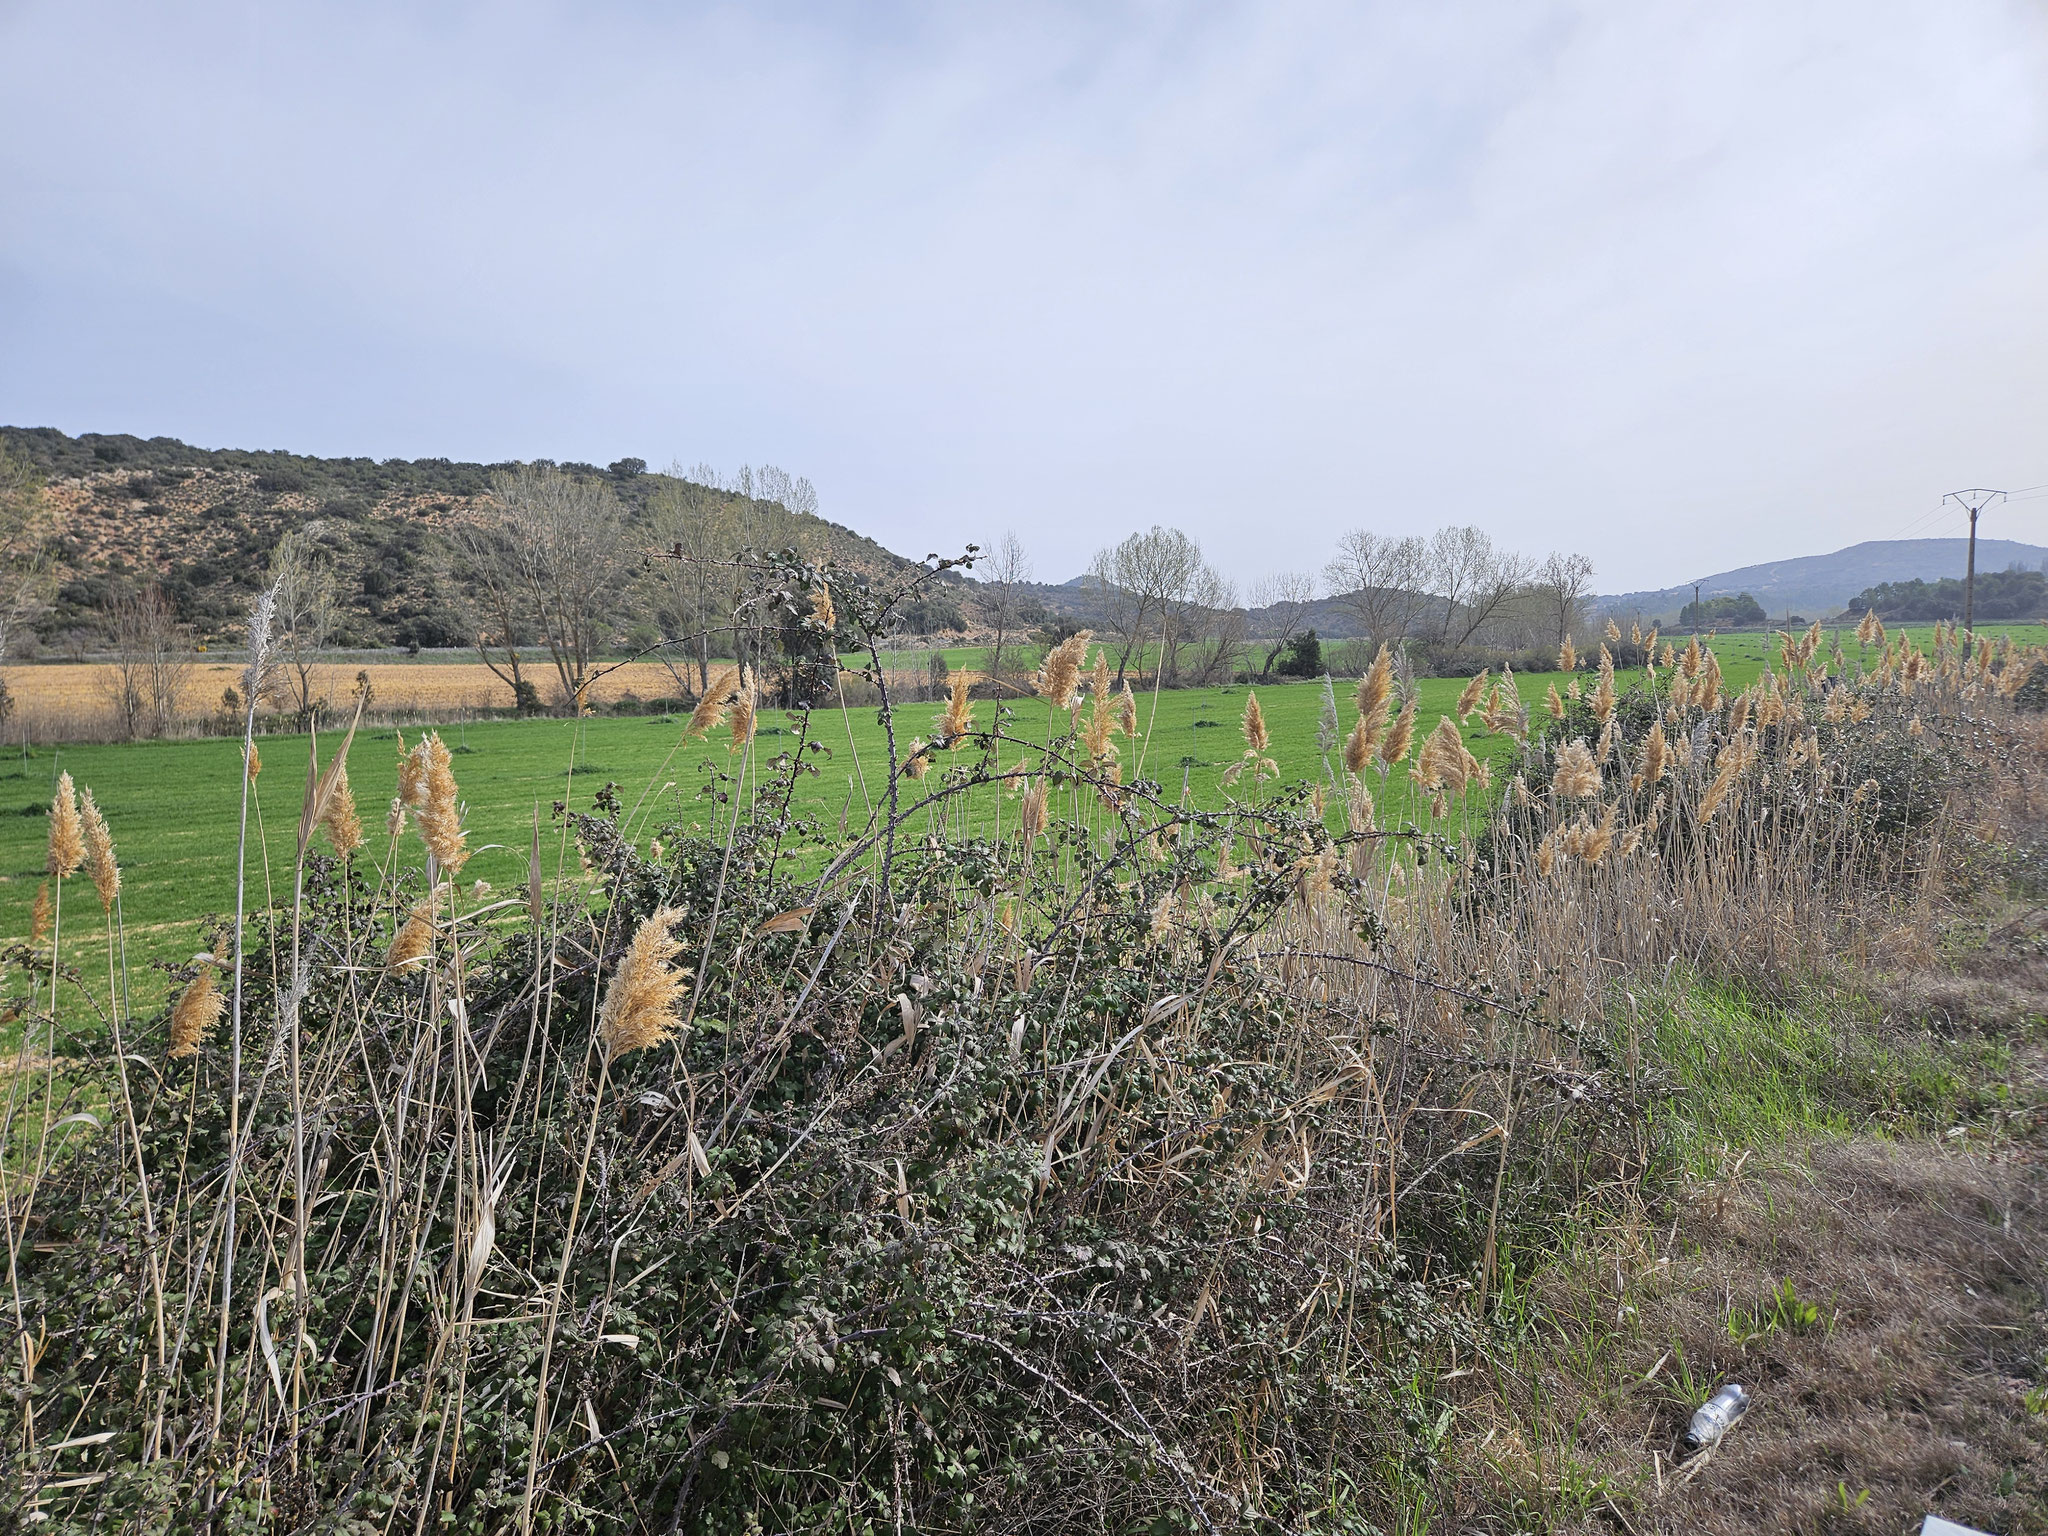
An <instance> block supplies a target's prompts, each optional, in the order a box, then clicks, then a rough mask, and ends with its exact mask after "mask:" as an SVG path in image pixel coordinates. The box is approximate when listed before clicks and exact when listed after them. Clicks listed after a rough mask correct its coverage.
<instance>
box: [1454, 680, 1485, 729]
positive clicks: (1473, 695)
mask: <svg viewBox="0 0 2048 1536" xmlns="http://www.w3.org/2000/svg"><path fill="white" fill-rule="evenodd" d="M1492 670H1493V669H1492V668H1491V667H1481V668H1480V669H1479V675H1478V676H1477V677H1475V678H1473V679H1472V681H1471V682H1469V683H1467V684H1466V685H1465V687H1464V689H1463V691H1462V692H1460V693H1459V695H1458V703H1457V707H1456V708H1455V709H1454V710H1453V711H1452V712H1453V713H1454V714H1456V715H1457V717H1458V718H1459V719H1460V720H1469V719H1471V718H1472V715H1473V713H1474V712H1475V711H1476V710H1477V709H1478V708H1479V698H1480V695H1481V694H1483V693H1484V692H1485V691H1486V679H1487V674H1488V673H1490V672H1491V671H1492Z"/></svg>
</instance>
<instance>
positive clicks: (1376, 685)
mask: <svg viewBox="0 0 2048 1536" xmlns="http://www.w3.org/2000/svg"><path fill="white" fill-rule="evenodd" d="M1393 696H1394V658H1393V657H1391V656H1389V655H1388V654H1387V648H1386V646H1385V645H1384V644H1382V645H1381V646H1380V650H1379V654H1378V655H1377V656H1375V657H1373V659H1372V666H1371V667H1369V668H1368V669H1367V670H1366V674H1365V676H1363V677H1361V678H1360V679H1359V680H1358V712H1359V714H1361V715H1363V716H1364V717H1365V718H1366V719H1368V720H1370V721H1371V722H1372V729H1373V733H1374V736H1375V738H1377V736H1378V733H1379V730H1380V728H1381V727H1382V726H1383V725H1384V724H1385V723H1386V719H1387V701H1388V700H1389V699H1391V698H1392V697H1393Z"/></svg>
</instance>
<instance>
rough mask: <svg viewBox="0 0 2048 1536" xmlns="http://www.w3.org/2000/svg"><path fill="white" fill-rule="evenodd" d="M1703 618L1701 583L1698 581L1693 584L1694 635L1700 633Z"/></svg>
mask: <svg viewBox="0 0 2048 1536" xmlns="http://www.w3.org/2000/svg"><path fill="white" fill-rule="evenodd" d="M1701 617H1702V615H1701V613H1700V583H1699V582H1697V581H1696V582H1694V583H1693V584H1692V632H1693V633H1694V634H1698V633H1699V632H1700V619H1701Z"/></svg>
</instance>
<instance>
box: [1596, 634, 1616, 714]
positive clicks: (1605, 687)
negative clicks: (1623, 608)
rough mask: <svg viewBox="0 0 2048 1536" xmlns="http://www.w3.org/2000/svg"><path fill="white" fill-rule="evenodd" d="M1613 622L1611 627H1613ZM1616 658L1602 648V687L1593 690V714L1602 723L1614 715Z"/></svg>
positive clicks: (1605, 648)
mask: <svg viewBox="0 0 2048 1536" xmlns="http://www.w3.org/2000/svg"><path fill="white" fill-rule="evenodd" d="M1612 622H1613V621H1612V620H1610V621H1609V626H1610V627H1612ZM1614 702H1615V700H1614V657H1613V656H1611V655H1610V654H1608V650H1607V647H1606V646H1604V645H1603V646H1601V647H1600V686H1599V687H1598V688H1596V689H1594V690H1593V714H1594V715H1595V717H1596V718H1598V719H1599V720H1600V721H1601V722H1602V723H1605V721H1606V720H1607V717H1608V716H1610V715H1612V714H1613V713H1614Z"/></svg>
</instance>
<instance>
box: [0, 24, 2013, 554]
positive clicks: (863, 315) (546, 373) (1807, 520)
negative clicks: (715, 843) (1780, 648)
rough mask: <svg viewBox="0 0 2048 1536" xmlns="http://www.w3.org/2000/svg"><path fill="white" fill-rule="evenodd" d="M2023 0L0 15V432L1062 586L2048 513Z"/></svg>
mask: <svg viewBox="0 0 2048 1536" xmlns="http://www.w3.org/2000/svg"><path fill="white" fill-rule="evenodd" d="M2044 18H2048V12H2044V7H2043V6H2042V5H2041V4H2039V3H2035V4H2002V3H1995V0H1981V3H1980V0H1924V3H1920V4H1912V5H1901V4H1888V3H1884V0H1840V3H1815V4H1807V5H1798V4H1788V3H1786V0H1764V3H1758V4H1745V3H1740V0H1734V3H1731V0H1711V3H1704V4H1697V5H1686V4H1675V3H1673V4H1666V3H1656V4H1643V3H1640V0H1631V3H1618V4H1613V5H1606V6H1602V5H1562V4H1561V5H1543V4H1534V3H1531V4H1508V3H1500V4H1492V5H1463V4H1456V3H1444V0H1428V3H1424V0H1413V3H1408V4H1402V5H1387V6H1371V5H1335V4H1317V3H1313V0H1289V3H1286V4H1277V5H1276V4H1258V5H1241V6H1240V5H1229V4H1156V5H1117V4H1113V3H1107V0H1085V3H1076V4H1073V5H1069V6H1056V5H1025V4H1009V5H1001V6H994V5H980V4H960V5H954V6H948V7H919V6H907V5H904V6H891V5H882V4H860V5H814V6H805V5H773V4H751V5H746V6H740V5H731V6H683V5H648V6H645V7H632V6H618V5H603V4H591V3H585V4H578V5H559V6H548V5H524V6H522V5H510V4H507V5H498V6H463V5H456V4H429V3H412V4H405V5H399V6H379V5H375V4H366V3H361V0H355V3H350V4H348V5H331V6H323V5H287V4H258V3H254V0H248V3H242V4H235V5H228V4H206V3H195V4H181V5H176V6H162V5H145V4H141V3H133V4H128V5H108V4H94V3H90V0H61V3H19V0H0V176H4V185H5V188H6V191H5V194H4V197H0V421H5V422H8V423H12V424H16V425H49V426H57V427H61V428H63V429H65V430H66V431H70V432H85V431H106V432H113V431H124V432H134V433H138V434H141V435H144V436H150V435H155V434H168V435H170V436H174V437H179V438H183V439H185V440H187V441H189V442H193V443H197V444H201V445H204V446H208V447H247V448H290V449H294V450H296V451H300V452H308V453H319V454H350V455H370V456H374V457H377V458H388V457H394V456H396V457H405V458H413V457H422V456H430V455H439V456H446V457H450V458H458V459H482V460H499V459H510V458H534V457H542V456H545V457H552V458H555V459H584V460H589V461H593V462H596V463H599V464H603V463H607V462H609V461H610V460H613V459H616V458H619V457H622V456H626V455H632V456H636V457H640V458H644V459H646V460H648V461H649V462H650V463H651V464H654V465H655V466H657V467H659V466H662V465H665V464H667V463H668V462H669V461H671V460H680V461H682V462H685V463H694V462H696V461H699V460H707V461H710V462H711V463H713V464H716V465H719V466H722V467H725V468H728V469H729V468H731V467H733V466H736V465H738V464H740V463H742V462H752V463H757V464H758V463H761V462H763V461H772V462H774V463H777V464H780V465H782V466H784V467H786V468H787V469H789V470H791V471H792V472H794V473H800V474H804V475H807V476H809V477H810V478H811V479H812V480H813V481H814V482H815V483H816V485H817V486H818V489H819V492H820V495H821V497H822V500H823V510H824V511H825V512H826V513H827V514H828V515H830V516H832V517H833V518H835V519H836V520H838V521H841V522H844V523H848V524H851V525H853V526H854V527H857V528H859V529H861V530H862V531H864V532H867V533H870V534H872V535H874V536H875V537H877V538H879V539H881V540H882V541H883V542H884V543H886V544H888V545H890V546H891V547H893V548H895V549H897V550H899V551H902V552H905V553H909V554H913V555H914V554H922V553H924V552H925V551H926V550H940V551H949V550H953V549H956V548H957V547H958V546H959V545H961V544H962V543H963V542H965V541H967V540H970V539H975V540H979V541H981V542H984V543H986V542H987V541H988V539H989V538H990V537H992V536H993V535H994V534H996V533H998V532H1000V531H1001V530H1002V529H1004V528H1006V527H1008V528H1014V529H1016V530H1017V531H1018V532H1019V533H1020V534H1021V535H1022V536H1023V538H1024V540H1025V542H1026V544H1027V546H1028V547H1029V549H1030V550H1031V552H1032V554H1033V556H1034V557H1035V561H1036V565H1037V568H1038V574H1039V575H1040V577H1041V578H1042V579H1050V580H1061V579H1064V578H1066V577H1068V576H1070V575H1072V574H1074V573H1075V572H1077V571H1078V570H1080V569H1081V568H1082V566H1083V564H1084V563H1085V561H1086V559H1087V557H1088V555H1089V553H1090V552H1091V551H1092V550H1093V549H1094V548H1096V547H1097V546H1098V545H1100V544H1102V543H1104V542H1107V541H1109V540H1111V539H1112V538H1114V537H1116V536H1120V535H1121V534H1123V533H1124V532H1126V531H1128V530H1130V529H1132V528H1134V527H1139V526H1144V525H1147V524H1150V523H1153V522H1164V523H1178V524H1180V525H1181V526H1183V527H1185V528H1187V529H1188V530H1190V531H1191V532H1193V533H1194V534H1195V535H1196V536H1197V537H1199V538H1200V539H1201V540H1202V542H1203V545H1204V547H1205V548H1206V549H1207V550H1208V551H1209V553H1210V554H1211V555H1212V557H1214V558H1215V559H1216V561H1217V563H1218V564H1219V565H1221V566H1222V567H1223V568H1224V569H1225V570H1226V571H1227V572H1229V573H1230V574H1232V575H1233V576H1236V577H1238V578H1239V579H1240V580H1246V579H1249V578H1251V577H1254V576H1256V575H1258V574H1260V573H1263V572H1267V571H1271V570H1276V569H1285V568H1302V569H1308V568H1315V567H1319V566H1320V565H1321V564H1322V562H1323V560H1324V559H1325V558H1326V557H1327V555H1328V553H1329V550H1330V546H1331V544H1332V543H1333V542H1334V540H1335V538H1336V536H1337V535H1338V534H1339V533H1340V532H1341V531H1342V530H1344V529H1346V528H1350V527H1356V526H1369V527H1373V528H1376V529H1381V530H1384V531H1389V532H1406V531H1425V530H1427V529H1429V528H1431V527H1434V526H1436V525H1437V524H1440V523H1443V522H1475V523H1478V524H1480V525H1481V526H1482V527H1484V528H1486V529H1488V530H1489V531H1490V532H1492V533H1493V534H1494V535H1495V536H1496V537H1498V538H1500V539H1501V540H1503V541H1505V542H1507V543H1509V544H1511V545H1514V546H1517V547H1520V548H1524V549H1527V550H1529V551H1531V552H1533V553H1542V552H1544V551H1546V550H1549V549H1552V548H1572V549H1582V550H1584V551H1586V552H1587V553H1589V554H1591V555H1592V556H1593V557H1594V559H1595V561H1596V563H1597V566H1598V569H1599V576H1598V579H1597V583H1596V584H1597V585H1598V586H1599V587H1600V588H1601V589H1602V590H1607V591H1615V590H1621V589H1624V588H1635V587H1645V586H1662V585H1666V584H1670V583H1675V582H1678V581H1681V580H1686V579H1690V578H1692V577H1694V576H1697V575H1701V574H1705V573H1708V572H1711V571H1715V570H1719V569H1723V568H1726V567H1729V566H1735V565H1742V564H1748V563H1751V562H1754V561H1758V560H1765V559H1771V558H1776V557H1781V556H1787V555H1799V554H1809V553H1816V552H1820V551H1824V550H1828V549H1832V548H1835V547H1837V546H1839V545H1842V544H1847V543H1851V542H1854V541H1856V540H1859V539H1864V538H1890V537H1896V536H1899V535H1901V534H1921V533H1930V534H1932V533H1946V532H1952V531H1957V530H1959V529H1960V528H1961V526H1962V521H1961V518H1960V516H1953V517H1948V518H1943V517H1941V516H1939V515H1936V508H1937V507H1938V505H1939V498H1940V497H1941V494H1942V493H1943V492H1944V491H1948V490H1952V489H1955V488H1958V487H1961V486H1975V485H1988V486H1995V487H2006V488H2010V489H2019V488H2022V487H2039V488H2042V489H2048V487H2043V485H2042V483H2044V482H2048V19H2044ZM1985 531H1986V532H1987V533H1997V534H2000V535H2003V536H2008V537H2014V538H2021V539H2028V540H2032V541H2036V542H2043V543H2048V494H2035V495H2034V496H2032V497H2031V499H2026V500H2018V501H2015V502H2013V503H2012V504H2011V505H2010V506H2009V507H2007V508H2003V509H1998V510H1997V511H1996V512H1994V513H1993V514H1992V515H1991V517H1990V518H1988V519H1987V522H1986V525H1985Z"/></svg>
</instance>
